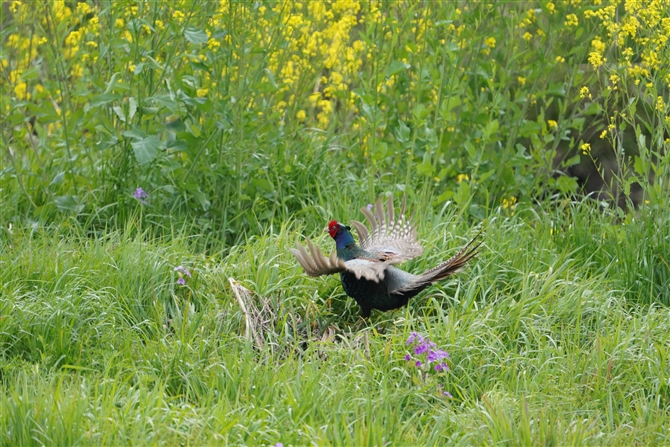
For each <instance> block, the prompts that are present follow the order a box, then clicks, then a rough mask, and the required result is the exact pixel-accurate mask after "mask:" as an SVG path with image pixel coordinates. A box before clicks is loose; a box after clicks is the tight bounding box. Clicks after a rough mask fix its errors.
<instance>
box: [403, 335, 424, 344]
mask: <svg viewBox="0 0 670 447" xmlns="http://www.w3.org/2000/svg"><path fill="white" fill-rule="evenodd" d="M417 340H418V341H419V343H423V336H422V335H421V334H419V333H418V332H412V333H411V334H409V337H407V343H406V344H407V345H410V344H412V343H414V342H415V341H417Z"/></svg>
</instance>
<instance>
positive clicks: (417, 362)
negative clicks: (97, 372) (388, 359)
mask: <svg viewBox="0 0 670 447" xmlns="http://www.w3.org/2000/svg"><path fill="white" fill-rule="evenodd" d="M414 366H416V367H417V368H421V360H417V361H416V363H415V364H414Z"/></svg>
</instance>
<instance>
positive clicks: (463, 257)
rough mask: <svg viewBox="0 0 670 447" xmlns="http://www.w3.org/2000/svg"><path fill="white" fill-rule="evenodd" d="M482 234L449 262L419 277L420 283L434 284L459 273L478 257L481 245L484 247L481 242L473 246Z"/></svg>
mask: <svg viewBox="0 0 670 447" xmlns="http://www.w3.org/2000/svg"><path fill="white" fill-rule="evenodd" d="M481 234H482V233H481V232H480V233H479V234H478V235H477V236H475V237H474V238H473V239H472V240H471V241H470V242H469V243H468V245H466V246H465V247H463V249H461V251H459V252H458V253H456V254H455V255H454V256H452V257H451V258H449V259H448V260H447V261H445V262H443V263H442V264H440V265H438V266H437V267H433V268H432V269H430V270H426V271H425V272H423V273H422V274H421V275H419V278H420V279H419V281H421V282H424V281H425V282H427V283H433V282H435V281H439V280H441V279H444V278H446V277H447V276H449V275H453V274H454V273H456V272H457V271H459V270H460V269H461V268H463V266H464V265H465V264H466V263H467V262H468V261H469V260H470V259H472V258H474V257H475V256H477V249H478V248H479V246H480V245H482V242H483V241H479V242H478V243H477V244H476V245H474V246H473V244H474V243H475V242H477V240H478V239H479V236H481Z"/></svg>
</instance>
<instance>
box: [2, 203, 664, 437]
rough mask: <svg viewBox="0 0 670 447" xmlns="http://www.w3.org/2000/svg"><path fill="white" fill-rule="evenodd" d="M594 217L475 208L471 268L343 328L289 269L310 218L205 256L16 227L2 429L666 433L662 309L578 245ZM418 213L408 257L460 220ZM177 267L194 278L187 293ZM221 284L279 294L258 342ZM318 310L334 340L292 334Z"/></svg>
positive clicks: (440, 249) (113, 236)
mask: <svg viewBox="0 0 670 447" xmlns="http://www.w3.org/2000/svg"><path fill="white" fill-rule="evenodd" d="M416 206H417V208H418V209H421V210H427V207H425V206H422V204H421V203H419V204H416ZM665 214H666V217H667V215H668V213H667V212H666V213H665ZM611 218H612V216H609V215H608V213H603V212H602V211H598V210H597V209H595V205H593V204H591V203H589V202H585V203H563V204H561V205H557V206H555V207H553V208H551V209H547V210H544V211H542V212H540V211H538V209H537V208H536V209H525V210H524V209H520V208H518V209H517V210H516V212H515V213H514V214H513V215H509V213H507V212H505V211H504V210H498V211H497V212H496V211H494V212H492V213H491V215H490V216H489V217H488V219H487V221H486V223H485V227H486V239H485V246H484V247H483V249H482V253H481V255H480V256H479V257H478V258H477V260H476V261H475V262H473V263H472V265H471V266H470V267H469V268H467V269H466V270H465V271H463V272H462V273H460V274H458V275H457V276H455V277H453V279H450V280H448V281H445V282H444V283H443V284H441V285H438V286H434V287H432V288H431V289H429V291H428V292H427V293H424V294H422V295H420V296H419V297H417V298H415V299H413V300H412V301H411V302H410V306H409V307H408V308H406V309H401V310H399V311H396V312H395V313H373V318H372V320H371V322H370V324H369V325H368V326H365V327H364V328H363V329H361V330H360V331H359V330H357V312H358V310H357V308H356V307H355V306H354V305H353V301H352V300H350V299H348V298H347V297H346V296H345V295H344V294H343V292H342V290H341V288H340V286H339V283H338V280H337V279H336V278H335V277H330V278H318V279H314V278H308V277H306V276H305V275H304V274H303V273H302V271H301V269H300V268H299V265H298V264H297V262H296V261H295V260H294V259H293V257H292V256H291V255H290V253H289V252H288V248H289V247H290V246H291V245H292V244H293V243H294V242H295V240H296V239H301V238H302V236H299V235H298V233H300V232H302V231H303V230H305V231H306V232H307V233H308V234H310V235H313V236H314V235H316V233H317V232H318V231H319V230H320V229H321V225H320V222H311V223H310V224H308V225H304V227H303V226H301V225H298V224H297V223H296V222H295V221H293V222H288V223H286V224H285V225H283V226H281V227H280V228H275V229H274V231H268V232H266V233H265V234H263V235H259V236H254V237H251V238H249V239H248V240H247V241H246V243H244V244H241V245H238V246H237V247H235V248H233V249H231V250H230V251H229V253H228V254H227V256H225V257H224V256H222V255H220V254H216V255H212V256H205V255H197V254H194V252H193V251H192V250H191V249H190V246H191V244H192V242H191V241H190V238H188V237H185V236H176V237H174V238H170V239H169V240H164V239H156V238H151V237H149V235H148V234H146V233H140V232H137V231H135V230H134V229H133V228H132V227H129V228H127V229H126V230H125V231H110V232H108V233H107V234H105V235H103V236H101V237H99V238H89V237H79V236H78V231H80V230H78V229H77V228H76V227H75V228H69V227H62V228H59V229H56V228H54V229H51V230H50V231H46V230H45V231H41V232H35V233H32V234H31V233H29V232H27V231H14V232H13V233H12V234H6V238H5V239H4V241H3V244H2V246H1V251H0V267H1V268H0V284H2V289H1V294H2V301H1V302H2V315H1V316H0V347H1V349H2V351H1V354H0V355H1V363H0V365H1V368H0V375H1V379H2V380H1V383H2V385H1V387H2V391H1V392H0V414H1V415H2V417H0V440H1V442H2V444H3V445H42V444H49V445H81V444H100V445H119V444H126V445H128V444H131V445H147V444H167V445H174V444H190V445H203V444H240V443H242V444H261V445H274V444H275V443H277V442H282V443H283V444H284V445H291V444H300V445H302V444H310V443H316V444H320V445H324V444H325V445H331V444H332V445H342V444H346V445H368V444H373V445H380V444H385V443H391V444H392V445H407V444H424V445H425V444H427V445H431V444H432V445H445V444H448V443H456V444H466V445H470V444H499V443H502V444H509V445H517V444H544V445H568V444H573V445H579V444H596V445H615V444H619V445H621V444H664V443H668V442H669V440H668V433H667V429H666V427H667V426H668V424H669V423H670V415H669V414H668V405H670V401H669V398H670V391H669V389H668V366H667V364H666V361H667V349H668V345H669V343H670V319H668V313H667V309H665V308H662V307H659V305H658V304H650V303H649V302H644V300H643V298H644V297H648V295H646V294H645V293H644V292H640V293H639V294H635V293H633V292H634V291H635V290H638V289H636V287H635V285H634V284H633V285H631V284H630V283H629V282H628V279H629V277H631V278H632V277H635V276H636V275H637V276H639V277H647V276H648V274H649V271H647V270H645V269H648V268H650V267H649V266H645V265H643V264H636V265H629V266H628V267H627V269H629V270H631V271H625V270H622V267H616V263H617V261H616V258H617V257H620V256H626V257H632V256H634V255H635V252H634V247H636V246H637V244H635V245H633V243H632V242H631V243H629V244H626V243H623V242H621V241H620V243H618V244H614V243H613V244H608V243H607V239H605V242H602V243H599V244H598V245H597V246H596V242H594V241H595V240H598V238H599V237H600V230H602V229H603V228H607V227H609V226H611V225H609V224H606V223H605V222H607V221H608V220H609V221H611ZM419 220H420V221H421V226H420V230H419V232H420V237H421V238H422V239H423V240H425V245H426V247H427V252H426V256H425V257H423V258H421V259H419V260H415V261H413V262H412V263H410V264H408V268H409V269H411V270H413V271H415V270H417V271H418V270H421V269H422V268H425V267H427V266H428V265H431V264H433V263H435V262H437V261H438V260H440V259H442V258H444V257H446V256H448V255H450V254H451V253H453V251H454V250H455V249H456V248H457V247H459V246H461V245H462V244H463V242H464V241H465V239H466V238H467V237H468V236H472V234H473V230H471V229H469V228H468V226H467V224H466V223H464V222H463V221H462V220H460V219H459V218H458V217H457V216H455V215H454V214H453V212H451V211H449V210H447V212H446V215H439V214H437V213H436V214H434V215H433V214H431V213H424V214H422V216H421V218H420V219H419ZM586 222H590V227H588V228H589V231H587V229H586V228H585V227H584V225H585V223H586ZM654 222H655V221H654V220H653V219H652V218H651V217H645V215H644V213H640V214H639V215H638V216H637V218H636V219H630V220H629V222H626V223H622V224H620V225H619V226H618V229H619V231H623V232H628V233H629V234H638V233H639V234H646V233H647V232H650V231H652V232H653V231H661V230H653V228H647V227H646V226H651V225H653V224H654ZM596 230H597V231H596ZM662 231H665V232H666V234H667V231H668V230H662ZM661 239H662V238H661ZM666 239H667V235H666ZM317 241H318V243H319V244H320V245H322V246H323V247H324V248H330V246H331V245H332V241H330V240H328V238H327V236H317ZM177 265H184V266H186V267H187V268H189V269H190V270H191V272H192V273H193V278H192V279H190V280H189V282H188V283H187V286H186V287H180V286H179V285H178V284H177V283H176V280H177V276H176V274H175V272H174V267H175V266H177ZM652 267H653V266H652ZM653 268H656V267H653ZM635 269H637V271H636V272H634V271H632V270H635ZM618 272H620V273H627V275H628V276H626V275H625V274H622V275H616V274H615V273H618ZM229 277H232V278H235V279H236V280H238V281H240V283H241V284H242V285H244V286H245V287H247V288H249V289H250V290H252V291H254V292H256V293H258V294H261V295H263V296H266V297H269V298H271V299H272V300H274V302H278V303H280V308H279V310H278V313H279V315H280V318H279V319H278V323H277V325H276V328H275V331H274V332H272V334H270V335H268V336H269V337H270V338H271V339H269V340H268V341H270V342H271V343H268V344H266V347H267V348H266V349H264V350H263V351H262V352H261V351H258V350H257V349H256V348H255V347H254V346H253V344H252V343H251V342H249V341H248V340H246V339H245V338H244V336H243V334H244V319H243V315H242V313H241V311H240V309H239V306H238V305H237V302H236V300H235V299H234V297H233V294H232V292H231V289H230V287H229V285H228V278H229ZM664 285H665V286H667V283H665V284H664ZM666 298H667V297H666ZM328 299H331V302H332V303H331V304H332V305H331V307H330V309H331V310H329V306H328V303H327V301H328ZM296 319H299V320H300V322H299V323H295V320H296ZM330 324H334V325H335V327H336V328H337V335H336V338H335V341H333V342H328V341H320V340H315V339H314V337H312V339H310V335H309V334H313V335H314V334H318V333H320V331H322V330H323V329H324V328H325V327H326V326H327V325H330ZM411 331H418V332H420V333H423V334H424V335H429V336H430V337H431V340H433V341H435V342H436V343H437V344H438V346H440V347H442V348H444V349H446V350H447V351H448V352H449V353H450V354H451V361H450V365H451V371H450V372H449V373H448V374H446V375H445V376H443V377H440V378H438V379H436V380H437V381H439V382H440V383H442V384H443V385H444V387H445V389H447V390H448V391H450V392H451V394H453V396H454V397H453V398H451V399H449V398H446V397H442V396H440V395H439V394H438V393H437V392H436V384H435V383H434V382H431V381H428V382H426V383H423V382H422V381H420V380H418V381H417V379H418V377H417V375H416V373H415V372H413V371H412V369H413V368H412V367H411V366H410V365H408V364H407V362H406V361H405V360H404V358H403V357H404V355H405V353H406V352H407V351H406V346H405V340H406V339H407V337H408V335H409V333H410V332H411Z"/></svg>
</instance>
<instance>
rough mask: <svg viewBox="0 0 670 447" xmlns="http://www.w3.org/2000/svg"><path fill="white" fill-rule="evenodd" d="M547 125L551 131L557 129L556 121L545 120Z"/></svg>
mask: <svg viewBox="0 0 670 447" xmlns="http://www.w3.org/2000/svg"><path fill="white" fill-rule="evenodd" d="M547 124H548V125H549V127H551V128H552V129H558V123H557V122H556V121H554V120H547Z"/></svg>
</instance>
